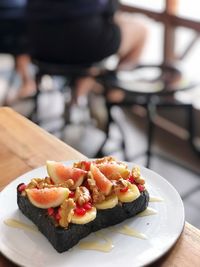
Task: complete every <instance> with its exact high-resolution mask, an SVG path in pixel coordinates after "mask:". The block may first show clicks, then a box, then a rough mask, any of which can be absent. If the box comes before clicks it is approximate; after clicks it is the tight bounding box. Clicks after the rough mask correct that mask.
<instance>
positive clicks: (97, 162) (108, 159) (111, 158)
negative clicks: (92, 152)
mask: <svg viewBox="0 0 200 267" xmlns="http://www.w3.org/2000/svg"><path fill="white" fill-rule="evenodd" d="M112 161H115V162H116V159H115V158H114V157H112V156H108V157H103V158H100V159H96V160H95V161H94V162H95V163H96V164H101V163H106V162H112Z"/></svg>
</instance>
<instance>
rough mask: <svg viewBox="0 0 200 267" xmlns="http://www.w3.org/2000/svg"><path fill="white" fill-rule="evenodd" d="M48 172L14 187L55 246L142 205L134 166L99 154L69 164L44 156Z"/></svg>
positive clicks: (144, 199) (144, 198)
mask: <svg viewBox="0 0 200 267" xmlns="http://www.w3.org/2000/svg"><path fill="white" fill-rule="evenodd" d="M46 167H47V173H48V176H47V177H44V178H38V177H35V178H32V179H31V181H30V182H29V183H28V184H24V183H21V184H19V185H18V187H17V204H18V207H19V209H20V210H21V211H22V213H23V214H24V215H25V216H27V217H28V218H29V219H30V220H32V221H33V222H34V223H35V225H36V226H37V227H38V229H39V230H40V231H41V232H42V233H43V234H44V235H45V236H46V238H47V239H48V240H49V241H50V243H51V244H52V245H53V247H54V248H55V249H56V250H57V251H58V252H64V251H67V250H68V249H70V248H71V247H73V246H74V245H76V244H77V243H78V242H79V241H80V240H81V239H82V238H84V237H86V236H87V235H89V234H90V233H92V232H95V231H97V230H100V229H102V228H105V227H108V226H111V225H115V224H118V223H120V222H122V221H124V220H126V219H128V218H130V217H133V216H134V215H136V214H137V213H139V212H141V211H143V210H145V209H146V208H147V206H148V203H149V194H148V191H147V190H146V188H145V180H144V178H143V177H142V175H141V173H140V169H139V167H133V168H132V169H129V168H128V165H127V164H126V163H124V162H122V161H117V160H116V159H115V158H113V157H104V158H100V159H96V160H91V161H89V160H88V161H86V160H85V161H79V162H75V163H74V164H73V165H72V166H66V165H65V164H64V163H61V162H55V161H47V164H46Z"/></svg>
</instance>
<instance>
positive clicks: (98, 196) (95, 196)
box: [88, 178, 106, 203]
mask: <svg viewBox="0 0 200 267" xmlns="http://www.w3.org/2000/svg"><path fill="white" fill-rule="evenodd" d="M88 185H89V187H90V190H91V191H92V201H93V202H94V203H100V202H102V201H103V200H105V198H106V197H105V196H104V194H103V193H102V192H100V191H99V189H98V188H97V186H96V182H95V180H94V179H92V178H91V179H88Z"/></svg>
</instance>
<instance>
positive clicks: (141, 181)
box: [135, 177, 145, 185]
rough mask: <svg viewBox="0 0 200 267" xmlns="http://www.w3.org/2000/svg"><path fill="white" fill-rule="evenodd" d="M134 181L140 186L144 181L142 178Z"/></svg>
mask: <svg viewBox="0 0 200 267" xmlns="http://www.w3.org/2000/svg"><path fill="white" fill-rule="evenodd" d="M135 181H136V183H137V184H141V185H144V184H145V180H144V179H143V178H142V177H140V178H138V179H136V180H135Z"/></svg>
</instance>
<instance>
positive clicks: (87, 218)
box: [71, 207, 97, 224]
mask: <svg viewBox="0 0 200 267" xmlns="http://www.w3.org/2000/svg"><path fill="white" fill-rule="evenodd" d="M96 214H97V210H96V208H95V207H92V209H91V210H89V211H87V212H86V213H85V215H83V216H78V215H76V214H73V216H72V220H71V222H72V223H75V224H86V223H89V222H91V221H93V220H94V219H95V218H96Z"/></svg>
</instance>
